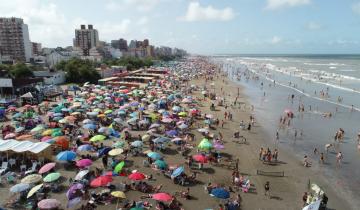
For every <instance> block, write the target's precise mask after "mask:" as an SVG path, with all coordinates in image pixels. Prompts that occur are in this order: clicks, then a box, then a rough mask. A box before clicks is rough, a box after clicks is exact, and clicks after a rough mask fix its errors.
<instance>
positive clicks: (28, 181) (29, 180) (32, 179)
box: [21, 174, 42, 184]
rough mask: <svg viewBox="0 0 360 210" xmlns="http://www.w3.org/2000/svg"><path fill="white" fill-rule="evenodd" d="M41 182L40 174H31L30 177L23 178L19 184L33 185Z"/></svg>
mask: <svg viewBox="0 0 360 210" xmlns="http://www.w3.org/2000/svg"><path fill="white" fill-rule="evenodd" d="M41 180H42V176H41V175H40V174H31V175H28V176H26V177H25V178H23V179H22V180H21V183H25V184H33V183H37V182H40V181H41Z"/></svg>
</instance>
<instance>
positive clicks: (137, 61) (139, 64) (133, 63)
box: [104, 57, 154, 71]
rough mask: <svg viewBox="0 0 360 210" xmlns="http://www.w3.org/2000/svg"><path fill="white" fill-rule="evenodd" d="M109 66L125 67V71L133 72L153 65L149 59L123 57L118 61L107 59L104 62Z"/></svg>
mask: <svg viewBox="0 0 360 210" xmlns="http://www.w3.org/2000/svg"><path fill="white" fill-rule="evenodd" d="M104 63H105V64H107V65H109V66H126V69H127V70H130V71H131V70H135V69H139V68H143V67H150V66H152V65H153V64H154V62H153V60H152V59H151V58H144V59H141V58H137V57H123V58H119V59H108V60H105V61H104Z"/></svg>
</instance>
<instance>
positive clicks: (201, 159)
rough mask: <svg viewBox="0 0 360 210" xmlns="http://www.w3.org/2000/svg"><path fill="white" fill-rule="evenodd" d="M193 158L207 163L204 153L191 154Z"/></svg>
mask: <svg viewBox="0 0 360 210" xmlns="http://www.w3.org/2000/svg"><path fill="white" fill-rule="evenodd" d="M193 159H194V160H195V161H197V162H199V163H207V158H206V156H205V155H201V154H197V155H194V156H193Z"/></svg>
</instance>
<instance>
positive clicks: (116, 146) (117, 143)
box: [112, 141, 125, 148]
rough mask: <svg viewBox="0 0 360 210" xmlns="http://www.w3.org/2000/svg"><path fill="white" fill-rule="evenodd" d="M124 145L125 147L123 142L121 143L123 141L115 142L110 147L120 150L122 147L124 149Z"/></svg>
mask: <svg viewBox="0 0 360 210" xmlns="http://www.w3.org/2000/svg"><path fill="white" fill-rule="evenodd" d="M124 145H125V142H123V141H117V142H115V143H114V144H113V145H112V146H113V147H114V148H122V147H124Z"/></svg>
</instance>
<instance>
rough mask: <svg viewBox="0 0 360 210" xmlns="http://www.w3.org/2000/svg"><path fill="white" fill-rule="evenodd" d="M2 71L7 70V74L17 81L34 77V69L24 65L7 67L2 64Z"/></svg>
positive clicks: (18, 64)
mask: <svg viewBox="0 0 360 210" xmlns="http://www.w3.org/2000/svg"><path fill="white" fill-rule="evenodd" d="M0 69H1V70H5V71H6V74H8V75H9V76H11V77H13V78H15V79H17V78H26V77H33V76H34V74H33V70H34V67H32V66H28V65H26V64H24V63H17V64H15V65H5V64H0Z"/></svg>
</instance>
